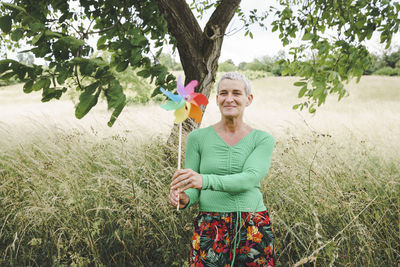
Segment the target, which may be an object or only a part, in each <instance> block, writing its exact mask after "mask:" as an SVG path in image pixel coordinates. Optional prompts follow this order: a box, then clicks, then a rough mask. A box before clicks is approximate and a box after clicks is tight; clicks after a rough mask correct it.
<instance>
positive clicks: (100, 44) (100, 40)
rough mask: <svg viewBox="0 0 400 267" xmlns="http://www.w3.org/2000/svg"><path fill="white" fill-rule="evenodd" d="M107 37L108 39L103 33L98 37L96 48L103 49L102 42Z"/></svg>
mask: <svg viewBox="0 0 400 267" xmlns="http://www.w3.org/2000/svg"><path fill="white" fill-rule="evenodd" d="M107 39H108V37H107V36H105V35H104V36H102V37H100V38H99V40H98V41H97V49H103V48H104V43H105V42H106V40H107Z"/></svg>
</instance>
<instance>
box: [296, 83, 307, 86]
mask: <svg viewBox="0 0 400 267" xmlns="http://www.w3.org/2000/svg"><path fill="white" fill-rule="evenodd" d="M304 85H307V83H306V82H295V83H294V86H304Z"/></svg>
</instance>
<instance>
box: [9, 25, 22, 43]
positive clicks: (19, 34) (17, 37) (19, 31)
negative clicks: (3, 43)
mask: <svg viewBox="0 0 400 267" xmlns="http://www.w3.org/2000/svg"><path fill="white" fill-rule="evenodd" d="M23 35H24V30H23V29H21V28H18V29H16V30H15V31H13V32H12V33H11V40H13V41H14V42H18V41H19V40H21V38H22V36H23Z"/></svg>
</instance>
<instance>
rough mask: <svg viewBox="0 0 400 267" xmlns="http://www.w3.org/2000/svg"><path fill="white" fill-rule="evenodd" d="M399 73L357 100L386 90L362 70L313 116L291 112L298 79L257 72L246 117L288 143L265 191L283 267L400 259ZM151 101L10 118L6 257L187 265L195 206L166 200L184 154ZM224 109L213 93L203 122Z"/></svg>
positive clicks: (2, 139) (0, 205) (33, 261)
mask: <svg viewBox="0 0 400 267" xmlns="http://www.w3.org/2000/svg"><path fill="white" fill-rule="evenodd" d="M393 81H398V80H394V79H386V80H384V79H383V80H381V84H385V83H387V86H383V88H386V90H385V89H380V90H382V97H381V98H379V96H380V95H378V96H377V97H375V98H374V99H375V101H370V99H364V100H363V99H360V98H357V97H353V96H356V95H357V93H359V92H360V91H359V90H361V89H362V90H364V92H363V93H364V94H367V95H368V94H373V91H374V90H378V89H376V88H375V87H370V89H368V85H369V84H370V83H372V80H368V79H367V80H365V79H364V85H365V86H361V87H360V88H359V89H357V87H352V89H353V92H354V94H352V97H350V98H348V99H345V101H344V102H341V103H339V104H338V105H337V104H335V103H333V101H332V103H328V105H327V106H326V107H323V108H322V109H321V110H319V111H318V113H317V115H316V116H314V117H310V116H308V115H307V114H303V113H298V112H294V111H289V110H288V108H287V107H290V106H291V105H292V104H293V102H294V101H295V100H296V99H295V98H294V97H292V96H291V94H290V92H291V90H293V87H292V86H291V83H292V80H291V78H284V79H280V80H279V79H276V78H273V77H271V78H266V79H262V80H258V81H255V82H254V87H255V95H256V98H255V102H254V103H253V105H252V107H251V108H250V109H249V110H248V112H247V115H246V120H247V121H249V122H250V123H251V124H252V125H253V126H255V127H257V128H260V129H263V130H267V131H269V132H271V133H272V134H273V135H274V136H275V139H276V140H277V144H276V148H275V151H274V155H273V160H272V163H271V169H270V172H269V174H268V176H267V177H266V178H265V179H264V180H263V182H262V192H263V195H264V200H265V203H266V206H267V207H268V210H269V212H270V215H271V220H272V222H273V225H274V229H275V235H276V250H277V265H278V266H300V265H301V264H303V266H397V265H398V264H399V263H400V252H399V251H400V235H399V233H400V218H399V217H400V167H399V163H400V162H399V159H400V154H399V151H400V150H399V146H400V123H399V120H400V119H399V118H400V117H399V116H398V115H399V113H400V111H399V109H398V108H397V107H398V106H396V105H395V104H396V102H397V101H398V98H399V96H398V95H397V94H395V92H399V91H398V90H399V87H400V84H398V85H395V86H393V88H391V89H390V85H391V84H392V82H393ZM362 82H363V81H362ZM361 85H362V84H361ZM352 86H358V85H352ZM354 88H355V89H354ZM365 88H367V89H365ZM387 88H389V89H387ZM396 90H397V91H396ZM279 91H282V93H281V94H278V92H279ZM364 94H363V95H364ZM386 94H391V97H386ZM289 96H290V97H289ZM366 102H369V103H366ZM392 102H393V103H392ZM22 103H23V102H22ZM397 103H398V102H397ZM156 108H157V109H156ZM141 109H142V108H141V107H131V108H130V109H128V110H127V111H126V113H125V115H124V116H125V117H122V118H121V120H120V121H119V122H118V123H119V125H116V126H117V127H116V128H115V129H113V130H106V128H104V130H103V128H100V126H98V124H95V123H94V124H92V121H90V123H89V122H87V125H86V127H83V126H74V125H71V124H67V123H66V122H65V121H67V120H62V118H60V120H59V121H56V120H55V119H52V120H51V122H46V121H45V119H48V118H49V117H50V118H52V117H51V116H52V115H51V114H49V115H46V117H45V119H40V118H38V117H37V115H35V119H33V118H30V119H29V118H27V117H24V120H21V121H23V122H22V123H21V122H19V121H18V120H17V119H15V118H17V117H18V116H15V118H14V119H12V118H11V119H10V118H9V120H8V121H7V122H3V123H0V265H1V266H63V265H68V266H69V265H73V266H92V265H97V266H111V265H112V266H114V265H118V266H184V265H187V258H188V252H189V247H188V243H189V242H190V238H191V230H192V219H193V216H194V215H195V214H196V212H197V211H196V209H193V210H191V211H185V212H176V211H174V210H173V209H172V208H171V207H170V206H169V205H168V202H167V195H168V184H169V183H170V177H171V175H172V173H173V172H174V170H175V168H176V156H177V152H176V148H174V147H168V146H166V144H165V138H166V136H167V134H168V127H169V126H168V123H164V121H165V120H168V119H172V116H171V117H170V114H167V113H163V112H162V111H160V112H158V107H143V109H144V110H145V111H146V112H143V113H139V114H140V117H141V119H137V120H134V119H133V118H134V117H135V114H136V115H137V114H138V113H137V112H139V111H140V110H141ZM143 109H142V110H143ZM152 112H154V114H152ZM99 113H100V115H101V116H104V112H99ZM148 113H149V114H148ZM361 113H364V115H363V116H362V114H361ZM53 115H54V114H53ZM101 118H103V117H101ZM152 119H153V121H151V120H152ZM217 119H218V112H217V110H216V108H215V107H214V106H213V103H212V101H211V104H210V107H209V108H208V109H207V113H206V115H205V119H204V126H207V125H209V124H211V123H212V122H215V121H216V120H217ZM142 120H144V121H142ZM157 120H158V122H159V123H155V122H154V121H156V122H157ZM161 121H162V122H161ZM371 124H372V125H371ZM146 125H147V126H148V127H150V126H152V127H156V126H157V125H158V127H161V128H162V127H165V129H163V128H162V130H160V129H158V128H157V129H153V130H152V129H150V128H146ZM149 125H150V126H149ZM162 131H164V133H163V134H161V132H162ZM166 155H169V156H166Z"/></svg>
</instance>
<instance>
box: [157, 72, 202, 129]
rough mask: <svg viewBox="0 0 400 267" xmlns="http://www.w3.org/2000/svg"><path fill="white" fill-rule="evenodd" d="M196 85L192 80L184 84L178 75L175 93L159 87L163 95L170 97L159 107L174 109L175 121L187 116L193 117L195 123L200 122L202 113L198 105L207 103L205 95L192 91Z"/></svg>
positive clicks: (179, 121) (177, 121)
mask: <svg viewBox="0 0 400 267" xmlns="http://www.w3.org/2000/svg"><path fill="white" fill-rule="evenodd" d="M197 85H198V82H197V81H195V80H193V81H191V82H189V83H188V84H187V85H186V86H184V85H183V83H182V82H181V79H180V77H178V81H177V87H178V94H177V95H175V94H173V93H171V92H169V91H167V90H165V89H164V88H161V89H160V90H161V92H163V94H164V95H166V96H167V97H168V98H169V99H171V100H168V101H167V103H165V104H164V105H161V107H162V108H163V109H165V110H175V112H174V115H175V121H174V122H175V123H181V122H183V121H184V120H186V119H187V118H188V117H190V118H192V119H194V120H195V121H196V122H197V123H200V122H201V118H202V117H203V113H202V111H201V109H200V106H201V105H204V106H206V105H207V104H208V99H207V97H205V95H203V94H200V93H195V92H194V88H195V87H196V86H197Z"/></svg>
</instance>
